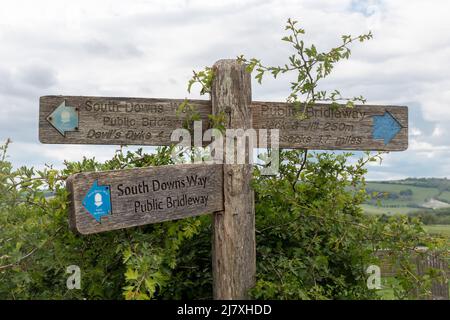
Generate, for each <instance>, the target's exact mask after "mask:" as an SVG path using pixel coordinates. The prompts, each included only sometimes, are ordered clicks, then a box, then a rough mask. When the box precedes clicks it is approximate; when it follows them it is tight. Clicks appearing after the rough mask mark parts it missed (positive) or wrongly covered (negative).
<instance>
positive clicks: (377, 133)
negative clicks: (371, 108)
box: [372, 111, 402, 145]
mask: <svg viewBox="0 0 450 320" xmlns="http://www.w3.org/2000/svg"><path fill="white" fill-rule="evenodd" d="M401 129H402V126H401V124H400V123H399V122H398V121H397V119H395V118H394V117H393V116H392V115H391V114H390V113H389V112H387V111H385V112H384V115H382V116H373V127H372V137H373V139H383V140H384V145H387V144H388V143H389V142H391V140H392V139H394V137H395V136H396V135H397V134H398V133H399V132H400V130H401Z"/></svg>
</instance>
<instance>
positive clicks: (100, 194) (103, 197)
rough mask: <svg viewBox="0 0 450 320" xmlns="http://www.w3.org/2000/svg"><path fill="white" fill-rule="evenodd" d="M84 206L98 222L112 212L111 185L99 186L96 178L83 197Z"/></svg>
mask: <svg viewBox="0 0 450 320" xmlns="http://www.w3.org/2000/svg"><path fill="white" fill-rule="evenodd" d="M83 206H84V208H85V209H86V210H87V212H89V213H90V214H91V216H93V217H94V219H95V220H97V222H101V221H100V219H101V217H103V216H107V215H109V214H111V192H110V188H109V186H99V185H98V181H97V180H95V181H94V183H93V184H92V186H91V188H90V189H89V191H88V192H87V193H86V196H85V197H84V199H83Z"/></svg>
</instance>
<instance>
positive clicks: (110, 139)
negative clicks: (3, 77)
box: [39, 96, 211, 146]
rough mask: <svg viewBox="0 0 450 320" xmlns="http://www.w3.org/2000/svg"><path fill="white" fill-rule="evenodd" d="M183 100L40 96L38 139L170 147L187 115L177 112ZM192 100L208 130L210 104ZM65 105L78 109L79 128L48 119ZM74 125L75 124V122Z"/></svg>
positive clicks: (66, 142)
mask: <svg viewBox="0 0 450 320" xmlns="http://www.w3.org/2000/svg"><path fill="white" fill-rule="evenodd" d="M183 101H184V100H183V99H144V98H108V97H106V98H102V97H73V96H45V97H41V98H40V112H39V140H40V141H41V142H42V143H56V144H62V143H64V144H110V145H150V146H167V145H170V144H172V142H171V141H170V136H171V134H172V132H173V130H175V129H179V128H183V122H184V120H185V119H186V114H185V113H181V114H179V115H177V109H178V107H179V105H180V104H181V103H182V102H183ZM189 103H190V104H191V105H192V106H193V107H194V108H195V109H196V110H197V111H198V112H199V114H200V117H201V119H202V120H203V128H204V130H206V129H207V128H208V114H210V113H211V103H210V102H209V101H201V100H190V101H189ZM64 104H65V105H66V106H67V105H70V106H73V107H75V108H76V109H77V117H78V120H77V125H76V126H75V127H77V128H76V130H75V128H73V127H70V126H69V127H66V126H62V124H61V123H60V122H59V123H57V124H53V123H51V122H49V121H48V119H47V116H48V115H49V114H50V113H52V112H54V110H55V108H56V110H60V108H63V107H64ZM66 108H67V107H66ZM64 110H66V109H64ZM58 112H59V111H58ZM71 119H72V118H71ZM71 124H72V125H73V122H71ZM70 129H72V130H70ZM64 132H65V134H64Z"/></svg>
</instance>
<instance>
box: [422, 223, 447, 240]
mask: <svg viewBox="0 0 450 320" xmlns="http://www.w3.org/2000/svg"><path fill="white" fill-rule="evenodd" d="M425 230H426V231H427V232H428V233H429V234H437V235H440V236H443V237H445V238H448V239H449V240H450V225H448V224H446V225H443V224H438V225H429V226H425Z"/></svg>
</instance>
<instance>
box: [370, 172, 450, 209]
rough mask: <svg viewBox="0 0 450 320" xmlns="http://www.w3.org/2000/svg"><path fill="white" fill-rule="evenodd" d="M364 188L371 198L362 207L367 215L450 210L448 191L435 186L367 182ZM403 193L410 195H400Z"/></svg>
mask: <svg viewBox="0 0 450 320" xmlns="http://www.w3.org/2000/svg"><path fill="white" fill-rule="evenodd" d="M410 183H414V181H412V182H410ZM366 188H367V190H368V191H369V194H370V195H371V196H372V197H373V198H372V200H370V201H368V202H367V203H365V204H364V205H363V209H364V211H365V212H367V213H368V214H387V215H394V214H409V213H413V212H417V211H426V210H430V211H433V209H438V208H445V207H449V208H450V191H442V190H440V189H439V188H438V187H435V186H429V187H427V186H415V185H411V184H408V181H406V180H401V181H398V182H389V183H386V182H367V187H366ZM404 192H409V193H410V194H409V195H402V194H401V193H404Z"/></svg>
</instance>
